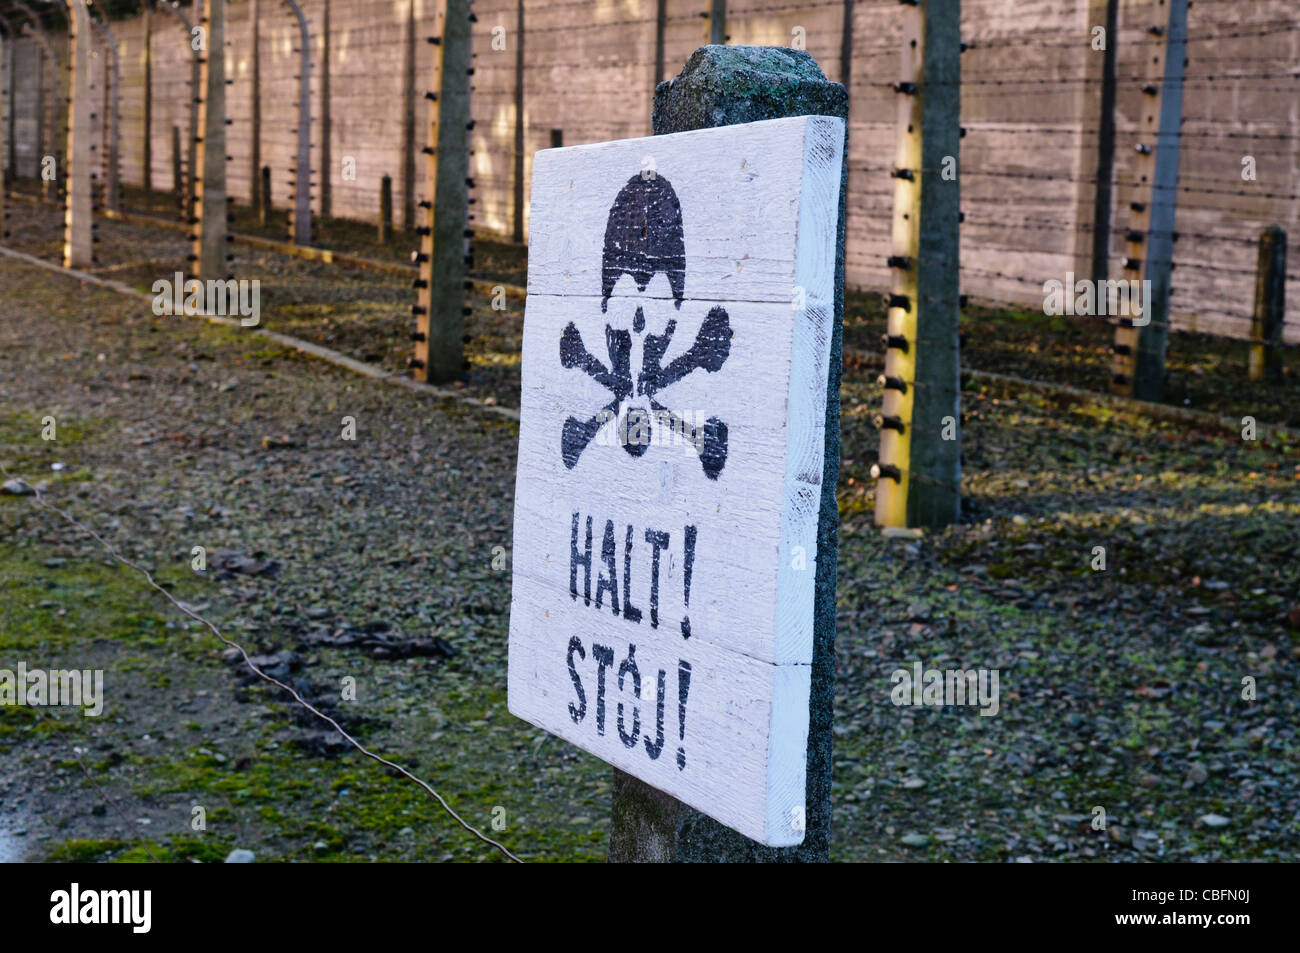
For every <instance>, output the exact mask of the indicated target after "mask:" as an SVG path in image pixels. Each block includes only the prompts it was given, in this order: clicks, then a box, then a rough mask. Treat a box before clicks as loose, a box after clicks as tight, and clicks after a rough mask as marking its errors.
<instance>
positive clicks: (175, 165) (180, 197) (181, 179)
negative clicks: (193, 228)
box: [172, 123, 185, 210]
mask: <svg viewBox="0 0 1300 953" xmlns="http://www.w3.org/2000/svg"><path fill="white" fill-rule="evenodd" d="M172 192H173V193H175V195H176V205H177V207H178V208H180V209H182V210H183V209H184V208H185V175H184V173H183V172H181V127H180V126H178V125H176V124H174V123H173V124H172Z"/></svg>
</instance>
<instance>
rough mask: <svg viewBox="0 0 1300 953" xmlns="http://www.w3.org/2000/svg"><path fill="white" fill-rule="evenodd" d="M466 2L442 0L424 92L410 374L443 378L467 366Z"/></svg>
mask: <svg viewBox="0 0 1300 953" xmlns="http://www.w3.org/2000/svg"><path fill="white" fill-rule="evenodd" d="M473 16H474V14H473V13H471V12H470V0H442V3H441V9H440V11H439V18H440V25H439V28H438V35H437V36H433V37H430V38H429V41H430V43H432V44H433V47H434V55H433V62H432V64H431V65H432V68H433V69H432V72H433V79H434V82H435V83H437V88H436V90H429V93H428V96H429V104H430V105H429V140H428V141H429V144H428V145H427V146H425V147H424V154H425V156H426V164H425V176H424V188H425V200H424V201H423V202H422V203H421V205H422V206H423V207H424V212H425V219H424V225H422V226H420V227H419V228H417V229H416V231H417V233H418V234H419V235H420V250H419V252H418V253H417V261H418V262H419V264H420V281H421V282H422V284H421V285H420V292H419V300H418V304H416V305H415V308H414V313H415V315H416V317H417V319H418V322H417V327H418V329H417V331H416V345H415V358H414V359H413V360H412V361H411V365H412V367H414V369H415V379H416V380H420V381H433V382H435V383H447V382H448V381H453V380H456V379H457V378H459V377H460V376H461V374H462V373H463V372H464V370H465V342H464V339H463V336H464V333H465V310H466V304H465V275H466V271H467V268H468V264H467V263H468V260H469V257H470V245H469V235H470V232H469V187H470V175H469V122H470V108H469V95H470V74H471V73H473V71H474V70H473V66H472V63H473V52H472V50H471V48H470V46H471V42H472V33H471V30H470V23H471V22H472V21H471V17H473Z"/></svg>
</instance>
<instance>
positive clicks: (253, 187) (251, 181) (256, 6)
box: [248, 0, 266, 225]
mask: <svg viewBox="0 0 1300 953" xmlns="http://www.w3.org/2000/svg"><path fill="white" fill-rule="evenodd" d="M248 24H249V28H250V29H251V31H252V36H251V37H250V38H249V41H248V60H249V63H248V97H249V104H248V108H249V125H248V193H249V204H250V205H252V206H253V208H255V209H257V215H258V219H259V220H260V221H261V223H262V224H263V225H265V224H266V201H265V199H264V198H263V196H262V188H261V185H262V10H261V3H260V0H250V2H249V4H248Z"/></svg>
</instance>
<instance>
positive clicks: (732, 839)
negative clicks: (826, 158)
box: [609, 45, 849, 863]
mask: <svg viewBox="0 0 1300 953" xmlns="http://www.w3.org/2000/svg"><path fill="white" fill-rule="evenodd" d="M848 105H849V99H848V93H847V91H846V90H845V88H844V87H843V86H842V85H840V84H839V83H832V82H829V81H828V80H827V79H826V76H825V74H824V73H822V71H821V69H820V68H819V67H818V66H817V62H816V61H815V60H814V59H813V58H812V57H811V56H809V55H808V54H807V53H806V52H804V51H802V50H792V49H785V48H781V47H758V46H719V45H710V46H704V47H701V48H699V49H698V50H696V51H695V52H694V53H693V54H692V55H691V58H690V60H688V61H687V63H686V66H685V68H683V70H682V72H681V74H680V75H678V76H677V77H676V78H675V79H671V80H668V81H667V82H663V83H660V84H659V85H658V86H657V87H656V89H655V101H654V132H655V134H656V135H665V134H668V133H674V132H686V131H688V130H692V129H705V128H710V127H714V126H729V125H734V124H737V123H745V122H757V121H759V120H763V119H781V118H785V117H788V116H836V117H838V118H840V119H843V120H845V122H846V123H847V121H848ZM844 154H845V155H846V156H847V155H848V146H847V144H846V145H845V150H844ZM844 167H845V169H846V170H847V168H848V163H847V162H845V164H844ZM846 181H847V178H846V176H845V175H844V174H843V173H842V174H841V178H840V209H839V226H838V235H837V252H836V265H835V319H834V333H833V335H832V339H831V354H830V373H829V377H828V380H827V394H826V455H825V461H824V465H823V472H822V494H821V515H820V518H819V520H818V525H817V577H816V597H815V603H814V613H815V618H814V629H813V660H812V690H811V695H810V699H809V709H810V710H809V720H808V771H807V801H806V809H807V813H806V823H807V827H806V833H805V835H804V841H803V843H802V844H800V845H799V846H797V847H780V848H775V847H766V846H763V845H762V844H759V843H757V842H755V841H752V840H750V839H749V838H747V837H744V836H742V835H741V834H738V833H736V832H735V831H733V830H731V829H730V828H727V827H724V826H723V825H721V824H719V823H718V822H717V821H715V820H713V819H712V818H710V817H707V816H706V815H704V814H701V813H700V812H699V811H696V810H694V809H693V808H690V807H687V806H686V805H685V804H682V803H681V802H680V801H678V800H676V799H675V798H672V797H669V796H668V795H666V794H664V793H663V792H661V791H658V790H656V789H655V788H652V787H650V786H649V785H648V784H646V783H644V782H643V781H640V780H638V779H636V778H634V777H632V776H630V775H627V774H624V773H623V772H621V771H618V770H615V772H614V787H613V810H612V814H613V816H612V818H611V826H610V839H609V859H610V860H611V861H615V862H690V861H726V862H732V861H745V862H753V863H768V862H790V861H825V860H827V859H828V851H829V846H830V821H831V723H832V712H833V703H834V698H835V571H836V555H837V547H838V540H839V510H838V508H837V505H836V498H835V487H836V482H837V479H838V476H839V470H840V372H841V348H842V329H843V323H844V209H845V184H846Z"/></svg>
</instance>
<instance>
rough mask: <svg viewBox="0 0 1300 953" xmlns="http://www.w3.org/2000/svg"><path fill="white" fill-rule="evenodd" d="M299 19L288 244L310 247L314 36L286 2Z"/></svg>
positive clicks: (296, 7)
mask: <svg viewBox="0 0 1300 953" xmlns="http://www.w3.org/2000/svg"><path fill="white" fill-rule="evenodd" d="M284 2H285V3H286V4H287V5H288V7H289V10H290V11H291V12H292V13H293V15H294V17H295V18H296V19H297V20H298V77H297V79H298V102H297V106H298V127H297V129H295V130H294V132H295V135H296V136H297V140H298V150H297V154H296V159H295V162H294V172H293V211H292V213H291V214H290V217H289V241H291V242H293V243H294V244H295V245H310V244H311V33H310V32H309V30H308V28H307V17H306V16H305V15H304V14H303V12H302V7H301V6H299V5H298V4H297V3H296V2H295V0H284Z"/></svg>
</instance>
